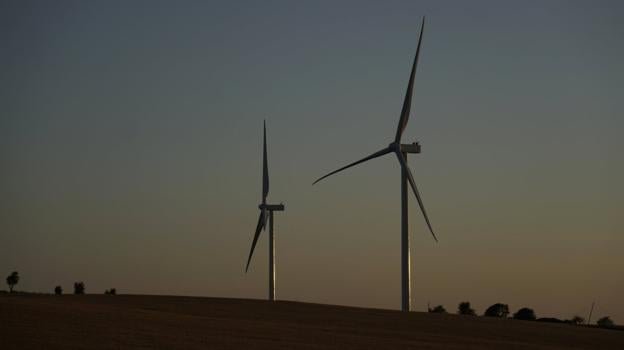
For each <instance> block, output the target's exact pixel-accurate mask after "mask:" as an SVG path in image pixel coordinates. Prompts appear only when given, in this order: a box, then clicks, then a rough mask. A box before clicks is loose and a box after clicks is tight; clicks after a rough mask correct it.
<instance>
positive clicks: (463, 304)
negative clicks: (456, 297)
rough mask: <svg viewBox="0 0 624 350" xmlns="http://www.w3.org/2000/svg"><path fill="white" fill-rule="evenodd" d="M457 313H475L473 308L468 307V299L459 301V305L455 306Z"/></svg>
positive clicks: (471, 314)
mask: <svg viewBox="0 0 624 350" xmlns="http://www.w3.org/2000/svg"><path fill="white" fill-rule="evenodd" d="M457 313H458V314H459V315H467V316H476V315H477V314H476V313H475V311H474V309H473V308H471V307H470V302H469V301H462V302H461V303H459V306H458V307H457Z"/></svg>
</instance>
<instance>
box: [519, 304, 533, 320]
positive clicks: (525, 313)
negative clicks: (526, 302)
mask: <svg viewBox="0 0 624 350" xmlns="http://www.w3.org/2000/svg"><path fill="white" fill-rule="evenodd" d="M513 318H515V319H516V320H527V321H535V319H536V317H535V311H533V309H529V308H528V307H523V308H522V309H520V310H518V312H516V313H515V314H514V315H513Z"/></svg>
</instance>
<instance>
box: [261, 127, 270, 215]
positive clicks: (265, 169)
mask: <svg viewBox="0 0 624 350" xmlns="http://www.w3.org/2000/svg"><path fill="white" fill-rule="evenodd" d="M268 195H269V164H268V161H267V143H266V121H265V122H264V149H263V156H262V203H265V204H266V198H267V196H268Z"/></svg>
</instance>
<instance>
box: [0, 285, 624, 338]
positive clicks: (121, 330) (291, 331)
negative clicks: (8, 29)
mask: <svg viewBox="0 0 624 350" xmlns="http://www.w3.org/2000/svg"><path fill="white" fill-rule="evenodd" d="M0 320H1V323H0V348H1V349H237V348H238V349H280V348H281V349H363V348H371V349H408V348H409V349H505V350H511V349H624V331H618V330H607V329H598V328H589V327H582V326H572V325H568V324H548V323H542V322H531V321H517V320H502V319H492V318H486V317H470V316H458V315H447V314H430V313H420V312H411V313H402V312H399V311H392V310H379V309H364V308H352V307H341V306H333V305H319V304H307V303H298V302H287V301H278V302H268V301H263V300H243V299H220V298H195V297H178V296H143V295H115V296H114V295H62V296H55V295H27V294H13V295H9V294H0Z"/></svg>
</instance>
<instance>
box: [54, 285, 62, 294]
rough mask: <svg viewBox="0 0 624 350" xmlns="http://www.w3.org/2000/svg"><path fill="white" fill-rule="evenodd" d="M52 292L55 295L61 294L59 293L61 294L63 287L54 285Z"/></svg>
mask: <svg viewBox="0 0 624 350" xmlns="http://www.w3.org/2000/svg"><path fill="white" fill-rule="evenodd" d="M54 294H56V295H61V294H63V287H61V286H56V287H55V288H54Z"/></svg>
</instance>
